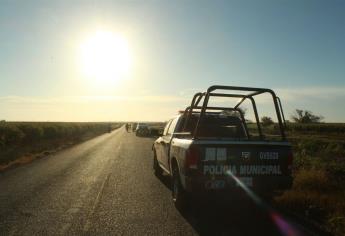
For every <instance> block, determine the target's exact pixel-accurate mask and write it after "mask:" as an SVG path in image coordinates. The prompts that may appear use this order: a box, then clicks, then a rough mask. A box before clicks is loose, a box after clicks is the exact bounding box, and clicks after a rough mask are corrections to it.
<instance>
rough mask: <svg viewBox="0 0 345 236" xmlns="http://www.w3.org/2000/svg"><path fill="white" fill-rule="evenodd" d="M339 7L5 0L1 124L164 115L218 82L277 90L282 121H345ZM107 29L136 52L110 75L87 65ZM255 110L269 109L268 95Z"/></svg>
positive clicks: (344, 33) (276, 0)
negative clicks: (299, 115) (89, 50)
mask: <svg viewBox="0 0 345 236" xmlns="http://www.w3.org/2000/svg"><path fill="white" fill-rule="evenodd" d="M344 12H345V2H344V1H337V0H332V1H326V0H325V1H316V0H314V1H309V0H304V1H298V0H295V1H283V0H271V1H268V0H262V1H256V0H253V1H247V0H244V1H231V0H226V1H218V0H215V1H192V0H185V1H182V0H181V1H164V0H151V1H150V0H147V1H138V0H136V1H134V0H133V1H129V0H128V1H86V0H85V1H76V0H73V1H48V0H40V1H30V0H26V1H18V0H12V1H6V0H1V1H0V47H1V48H0V49H1V50H0V120H3V119H4V120H9V121H11V120H13V121H138V120H145V121H164V120H167V119H169V118H170V117H171V116H174V115H176V114H177V111H179V110H183V109H184V108H185V107H186V106H187V105H189V103H190V100H191V98H192V96H193V94H194V93H195V92H198V91H205V90H206V89H207V88H208V87H209V86H211V85H214V84H220V85H230V86H250V87H264V88H271V89H273V90H274V91H275V92H276V93H277V94H278V96H280V98H281V100H282V103H283V107H284V111H285V115H286V117H287V118H290V116H291V114H293V111H294V109H296V108H298V109H306V110H310V111H312V112H313V113H314V114H316V115H323V116H324V117H325V121H326V122H345V109H344V103H345V77H344V75H345V43H344V42H345V27H344V25H345V14H344ZM100 31H104V32H111V33H113V34H115V35H120V36H121V37H122V38H123V39H125V40H126V43H127V46H128V48H127V49H128V52H127V54H128V55H129V56H130V66H129V69H128V71H126V73H123V74H121V75H116V76H114V78H110V79H107V80H102V79H99V78H96V77H95V78H90V76H86V75H85V73H83V71H82V70H83V69H82V66H81V63H82V59H81V51H80V50H81V49H80V48H81V45H82V44H83V42H85V41H87V40H88V39H90V38H92V37H93V36H94V35H95V34H97V32H100ZM106 50H107V49H106ZM109 51H111V50H109ZM91 59H92V58H91ZM117 59H119V60H124V57H123V56H120V58H117ZM103 61H104V59H102V60H101V62H102V63H103ZM106 63H108V62H107V61H106ZM116 63H117V64H119V62H116ZM116 63H115V64H116ZM115 64H114V68H117V66H119V65H115ZM84 67H85V66H84ZM89 67H91V69H92V66H89ZM89 69H90V68H89ZM258 106H259V115H260V116H263V115H264V114H268V115H272V116H273V113H272V112H273V105H272V104H271V103H269V102H268V99H261V100H260V99H259V102H258ZM260 106H261V107H262V108H260Z"/></svg>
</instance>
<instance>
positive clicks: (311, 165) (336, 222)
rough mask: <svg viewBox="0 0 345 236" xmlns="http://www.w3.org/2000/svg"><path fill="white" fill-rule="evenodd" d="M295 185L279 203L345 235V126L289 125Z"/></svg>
mask: <svg viewBox="0 0 345 236" xmlns="http://www.w3.org/2000/svg"><path fill="white" fill-rule="evenodd" d="M287 130H288V138H289V140H290V141H291V143H292V144H293V149H294V168H295V169H294V178H295V179H294V185H293V188H292V189H291V190H290V191H287V192H285V193H284V194H283V195H282V196H280V197H278V198H276V199H275V200H276V202H277V203H278V204H279V205H281V206H284V207H285V208H287V209H289V210H292V211H294V212H295V213H296V214H298V215H301V216H304V217H307V218H308V219H310V220H312V221H313V222H314V223H316V224H318V225H319V226H320V227H322V228H323V229H325V230H327V231H330V232H331V233H333V234H335V235H344V234H345V200H344V199H345V124H324V123H321V124H288V127H287Z"/></svg>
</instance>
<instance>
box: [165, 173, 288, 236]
mask: <svg viewBox="0 0 345 236" xmlns="http://www.w3.org/2000/svg"><path fill="white" fill-rule="evenodd" d="M159 180H160V181H161V183H162V184H164V185H165V186H166V187H167V188H169V189H170V190H171V181H170V179H169V177H167V176H162V177H160V178H159ZM180 214H181V215H182V216H183V217H184V218H185V219H186V221H187V222H188V223H189V224H190V225H191V226H192V227H193V228H194V229H195V231H197V232H198V234H200V235H283V234H281V233H280V232H279V231H278V228H277V227H276V225H275V224H274V223H273V221H272V215H271V214H270V213H269V212H266V211H263V210H262V209H260V208H259V207H257V206H255V203H253V202H252V201H251V200H250V199H249V198H248V197H247V196H245V195H244V194H242V193H236V194H235V195H232V196H228V195H227V196H218V197H217V198H207V199H206V198H205V199H202V200H197V201H193V204H191V205H190V207H188V209H187V210H185V211H183V212H182V211H180Z"/></svg>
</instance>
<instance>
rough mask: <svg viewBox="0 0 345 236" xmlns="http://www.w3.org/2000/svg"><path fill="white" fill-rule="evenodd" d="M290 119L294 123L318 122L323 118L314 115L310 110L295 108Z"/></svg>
mask: <svg viewBox="0 0 345 236" xmlns="http://www.w3.org/2000/svg"><path fill="white" fill-rule="evenodd" d="M291 119H292V120H293V121H294V122H296V123H320V122H321V121H322V120H323V119H324V118H323V116H317V115H314V114H313V113H312V112H311V111H307V110H300V109H296V110H295V113H294V114H293V115H292V116H291Z"/></svg>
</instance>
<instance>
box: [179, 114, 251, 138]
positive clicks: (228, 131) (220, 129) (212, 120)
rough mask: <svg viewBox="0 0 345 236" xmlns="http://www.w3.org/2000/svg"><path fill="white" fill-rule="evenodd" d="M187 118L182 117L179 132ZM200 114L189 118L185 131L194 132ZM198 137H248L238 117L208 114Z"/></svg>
mask: <svg viewBox="0 0 345 236" xmlns="http://www.w3.org/2000/svg"><path fill="white" fill-rule="evenodd" d="M184 121H185V118H182V120H181V123H180V126H179V127H178V132H182V131H183V125H184ZM197 122H198V116H195V115H194V116H192V117H190V119H189V122H188V124H187V127H186V130H185V132H194V129H195V126H196V123H197ZM198 137H205V138H206V137H207V138H212V137H214V138H232V139H247V136H246V133H245V130H244V127H243V124H242V122H241V120H240V119H239V118H238V117H234V116H224V115H206V116H205V117H204V119H203V121H202V124H201V126H200V127H199V132H198Z"/></svg>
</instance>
